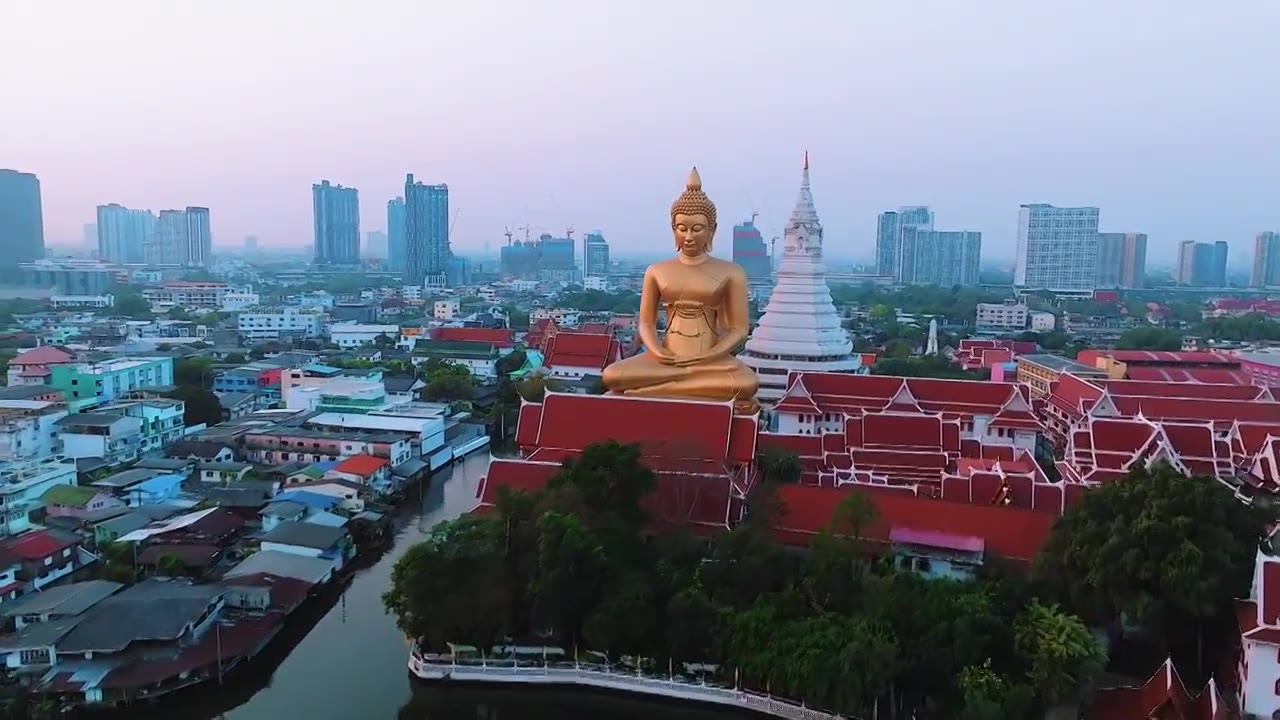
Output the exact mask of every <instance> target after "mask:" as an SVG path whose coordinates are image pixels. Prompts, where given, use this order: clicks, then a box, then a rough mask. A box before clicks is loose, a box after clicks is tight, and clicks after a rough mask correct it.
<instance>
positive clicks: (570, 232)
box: [564, 225, 573, 240]
mask: <svg viewBox="0 0 1280 720" xmlns="http://www.w3.org/2000/svg"><path fill="white" fill-rule="evenodd" d="M564 236H565V238H566V239H568V240H572V239H573V226H572V225H566V226H565V228H564Z"/></svg>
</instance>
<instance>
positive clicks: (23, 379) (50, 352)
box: [8, 345, 76, 386]
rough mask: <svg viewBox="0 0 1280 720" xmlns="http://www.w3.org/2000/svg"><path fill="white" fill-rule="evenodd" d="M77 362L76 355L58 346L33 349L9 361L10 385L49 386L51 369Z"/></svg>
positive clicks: (42, 346) (43, 346)
mask: <svg viewBox="0 0 1280 720" xmlns="http://www.w3.org/2000/svg"><path fill="white" fill-rule="evenodd" d="M75 361H76V355H75V353H73V352H72V351H70V350H68V349H66V348H63V347H59V346H57V345H41V346H40V347H37V348H32V349H30V350H28V351H26V352H24V353H22V354H21V355H18V356H17V357H15V358H14V359H12V360H10V361H9V376H8V384H9V385H10V386H14V385H47V384H49V376H50V375H52V371H50V368H51V367H53V366H54V365H67V364H70V363H73V362H75Z"/></svg>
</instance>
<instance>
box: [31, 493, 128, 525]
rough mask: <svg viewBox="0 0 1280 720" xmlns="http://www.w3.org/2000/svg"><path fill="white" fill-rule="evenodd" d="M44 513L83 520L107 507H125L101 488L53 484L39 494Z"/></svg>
mask: <svg viewBox="0 0 1280 720" xmlns="http://www.w3.org/2000/svg"><path fill="white" fill-rule="evenodd" d="M40 501H41V502H42V503H44V508H45V513H46V514H47V515H48V516H49V517H69V518H75V519H77V520H83V519H85V518H86V517H89V516H90V515H91V514H92V513H95V512H98V511H99V510H104V509H107V508H123V507H126V505H125V504H124V502H123V501H122V500H120V499H119V498H117V497H116V496H115V495H113V494H111V493H110V492H108V491H106V490H103V489H102V488H95V487H89V486H87V485H71V484H60V485H54V486H53V487H51V488H49V489H48V490H45V491H44V494H43V495H41V496H40Z"/></svg>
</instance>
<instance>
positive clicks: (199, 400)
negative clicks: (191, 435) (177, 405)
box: [165, 385, 222, 425]
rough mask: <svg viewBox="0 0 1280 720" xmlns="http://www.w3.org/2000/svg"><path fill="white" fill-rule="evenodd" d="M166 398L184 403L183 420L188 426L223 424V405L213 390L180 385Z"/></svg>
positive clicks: (167, 394) (166, 394) (166, 395)
mask: <svg viewBox="0 0 1280 720" xmlns="http://www.w3.org/2000/svg"><path fill="white" fill-rule="evenodd" d="M165 397H168V398H172V399H174V400H181V401H182V402H183V403H184V409H183V414H182V420H183V422H184V423H186V424H187V425H199V424H200V423H206V424H208V425H217V424H218V423H220V422H222V403H221V402H219V401H218V396H217V395H215V394H214V393H213V391H212V390H208V389H206V388H203V387H200V386H198V385H180V386H178V387H176V388H174V389H173V390H172V391H170V392H167V393H165Z"/></svg>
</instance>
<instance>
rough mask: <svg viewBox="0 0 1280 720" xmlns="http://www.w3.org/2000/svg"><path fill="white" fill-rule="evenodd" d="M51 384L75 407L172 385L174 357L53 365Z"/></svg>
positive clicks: (126, 358) (79, 407) (78, 408)
mask: <svg viewBox="0 0 1280 720" xmlns="http://www.w3.org/2000/svg"><path fill="white" fill-rule="evenodd" d="M49 384H50V385H52V386H53V387H55V388H58V389H59V390H61V391H62V392H63V394H64V395H65V396H66V399H67V403H68V405H70V406H71V408H72V410H80V409H82V408H85V407H90V406H93V405H100V404H102V403H106V402H108V401H111V400H114V399H116V398H119V397H123V396H124V395H125V394H126V393H129V392H131V391H134V390H145V389H147V388H155V387H162V386H169V385H173V358H168V357H157V358H128V357H124V358H117V359H114V360H107V361H104V362H100V363H70V364H66V365H54V366H52V367H51V368H50V377H49Z"/></svg>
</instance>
